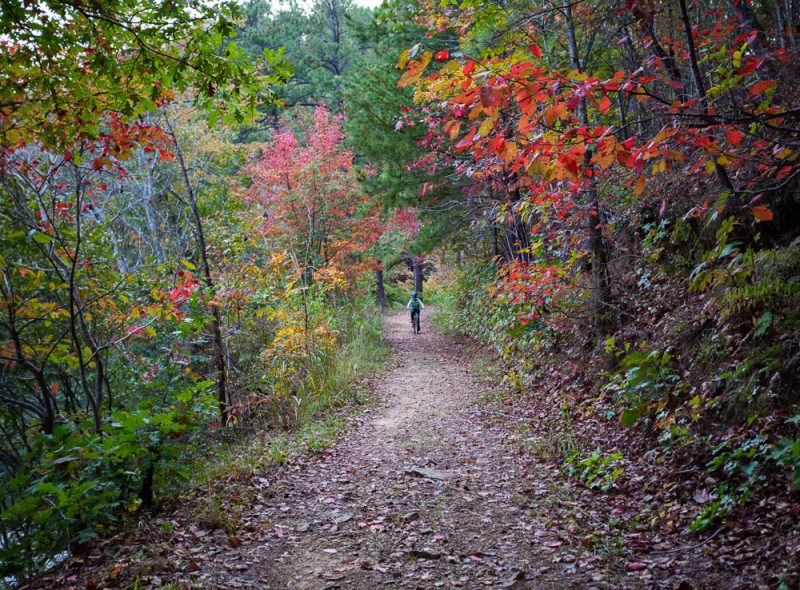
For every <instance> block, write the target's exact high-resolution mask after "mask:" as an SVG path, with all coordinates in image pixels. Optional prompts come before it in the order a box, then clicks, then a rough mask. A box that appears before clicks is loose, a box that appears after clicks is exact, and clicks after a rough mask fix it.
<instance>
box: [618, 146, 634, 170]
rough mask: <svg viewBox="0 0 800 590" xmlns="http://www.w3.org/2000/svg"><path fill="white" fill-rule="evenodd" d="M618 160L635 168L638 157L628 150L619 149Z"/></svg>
mask: <svg viewBox="0 0 800 590" xmlns="http://www.w3.org/2000/svg"><path fill="white" fill-rule="evenodd" d="M617 161H618V162H619V163H620V164H622V165H623V166H625V168H633V167H634V166H635V165H636V158H634V157H633V154H631V153H630V152H629V151H628V150H618V151H617Z"/></svg>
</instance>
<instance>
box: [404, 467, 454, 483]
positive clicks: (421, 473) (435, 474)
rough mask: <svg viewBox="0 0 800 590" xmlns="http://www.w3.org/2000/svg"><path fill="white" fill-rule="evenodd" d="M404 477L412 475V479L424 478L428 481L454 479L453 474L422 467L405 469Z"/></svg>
mask: <svg viewBox="0 0 800 590" xmlns="http://www.w3.org/2000/svg"><path fill="white" fill-rule="evenodd" d="M406 475H412V476H414V477H426V478H428V479H438V480H442V481H444V480H446V479H452V478H454V477H456V474H455V473H451V472H449V471H441V470H439V469H427V468H424V467H412V468H411V469H406Z"/></svg>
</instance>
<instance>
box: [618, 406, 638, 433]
mask: <svg viewBox="0 0 800 590" xmlns="http://www.w3.org/2000/svg"><path fill="white" fill-rule="evenodd" d="M639 417H640V416H639V409H638V408H632V409H628V410H624V411H623V412H622V415H620V417H619V421H620V422H621V423H622V425H623V426H624V427H625V428H630V427H631V426H633V425H634V424H636V421H637V420H638V419H639Z"/></svg>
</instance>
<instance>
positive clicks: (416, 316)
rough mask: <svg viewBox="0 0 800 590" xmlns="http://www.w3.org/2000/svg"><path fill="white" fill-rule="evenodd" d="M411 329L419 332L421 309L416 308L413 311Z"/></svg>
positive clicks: (415, 332)
mask: <svg viewBox="0 0 800 590" xmlns="http://www.w3.org/2000/svg"><path fill="white" fill-rule="evenodd" d="M411 331H412V332H413V333H414V334H419V310H418V309H414V310H412V311H411Z"/></svg>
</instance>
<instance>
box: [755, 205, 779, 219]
mask: <svg viewBox="0 0 800 590" xmlns="http://www.w3.org/2000/svg"><path fill="white" fill-rule="evenodd" d="M752 211H753V217H755V218H756V219H757V220H758V221H772V219H773V217H775V215H774V214H773V213H772V209H770V208H769V207H765V206H764V205H756V206H755V207H753V210H752Z"/></svg>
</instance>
